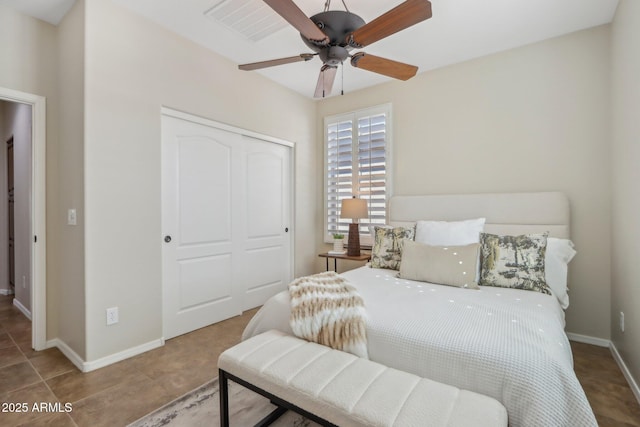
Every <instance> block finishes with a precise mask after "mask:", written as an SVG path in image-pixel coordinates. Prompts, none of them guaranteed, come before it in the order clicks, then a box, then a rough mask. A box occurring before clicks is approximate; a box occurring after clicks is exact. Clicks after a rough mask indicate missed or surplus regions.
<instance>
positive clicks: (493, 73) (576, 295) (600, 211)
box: [317, 26, 610, 339]
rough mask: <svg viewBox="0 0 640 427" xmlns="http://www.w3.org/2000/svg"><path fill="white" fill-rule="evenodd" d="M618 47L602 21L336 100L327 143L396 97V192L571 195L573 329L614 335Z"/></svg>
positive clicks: (329, 105) (329, 109)
mask: <svg viewBox="0 0 640 427" xmlns="http://www.w3.org/2000/svg"><path fill="white" fill-rule="evenodd" d="M608 52H609V27H608V26H603V27H598V28H594V29H591V30H587V31H581V32H578V33H574V34H570V35H567V36H564V37H560V38H555V39H551V40H548V41H544V42H541V43H537V44H534V45H530V46H525V47H522V48H518V49H514V50H510V51H507V52H503V53H498V54H495V55H490V56H487V57H483V58H480V59H477V60H473V61H469V62H465V63H461V64H457V65H453V66H450V67H446V68H442V69H439V70H435V71H430V72H426V73H423V74H420V75H418V76H417V77H416V78H414V79H412V80H409V81H407V82H393V83H389V84H384V85H381V86H378V87H375V88H371V89H367V90H363V91H360V92H354V93H351V94H347V95H345V96H339V97H334V98H329V99H327V100H324V101H322V102H321V103H320V104H319V105H318V116H317V125H318V128H319V130H318V133H317V138H319V140H321V138H322V134H321V129H322V126H321V124H322V118H323V117H324V116H327V115H331V114H337V113H341V112H345V111H350V110H353V109H359V108H363V107H368V106H372V105H377V104H382V103H386V102H391V103H392V104H393V126H394V127H393V129H394V132H393V137H394V139H393V145H394V150H393V167H394V175H393V181H394V188H393V192H394V194H398V195H401V194H402V195H407V194H439V193H475V192H517V191H551V190H559V191H563V192H565V193H566V194H567V195H568V197H569V199H570V201H571V208H572V214H571V220H572V225H571V232H572V239H573V241H574V242H575V244H576V246H577V250H578V255H577V256H576V257H575V259H574V261H573V262H572V263H571V265H570V289H571V291H570V298H571V306H570V307H569V309H568V310H567V312H566V319H567V330H568V331H570V332H573V333H578V334H584V335H588V336H592V337H599V338H605V339H608V338H609V335H610V326H609V325H610V308H609V305H610V304H609V301H610V265H609V264H610V259H609V238H610V227H609V220H610V163H609V161H608V159H609V155H610V154H609V53H608ZM347 89H348V88H347ZM317 156H318V162H319V164H320V163H321V162H322V160H321V159H322V148H321V147H318V151H317ZM318 192H319V193H318V194H319V196H318V199H319V200H320V199H321V196H320V195H321V194H322V188H321V185H320V186H319V188H318ZM320 232H321V230H320V228H318V229H317V233H318V234H319V233H320ZM317 239H318V242H321V240H320V238H319V237H317Z"/></svg>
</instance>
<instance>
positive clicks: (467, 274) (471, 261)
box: [400, 240, 480, 289]
mask: <svg viewBox="0 0 640 427" xmlns="http://www.w3.org/2000/svg"><path fill="white" fill-rule="evenodd" d="M479 249H480V244H479V243H472V244H470V245H465V246H430V245H423V244H422V243H416V242H412V241H411V240H407V241H405V242H404V246H403V248H402V262H401V263H400V277H401V278H403V279H409V280H418V281H420V282H430V283H437V284H439V285H447V286H457V287H459V288H469V289H480V288H479V287H478V285H477V283H476V282H475V275H476V269H477V264H478V251H479Z"/></svg>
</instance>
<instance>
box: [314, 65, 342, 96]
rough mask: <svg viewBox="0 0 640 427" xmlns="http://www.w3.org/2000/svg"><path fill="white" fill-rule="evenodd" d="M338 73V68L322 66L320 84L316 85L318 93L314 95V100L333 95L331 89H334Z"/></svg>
mask: <svg viewBox="0 0 640 427" xmlns="http://www.w3.org/2000/svg"><path fill="white" fill-rule="evenodd" d="M337 71H338V67H332V66H330V65H324V66H322V68H321V69H320V75H319V76H318V83H317V84H316V92H315V93H314V94H313V97H314V98H324V97H325V96H328V95H331V89H332V88H333V82H334V81H335V79H336V72H337Z"/></svg>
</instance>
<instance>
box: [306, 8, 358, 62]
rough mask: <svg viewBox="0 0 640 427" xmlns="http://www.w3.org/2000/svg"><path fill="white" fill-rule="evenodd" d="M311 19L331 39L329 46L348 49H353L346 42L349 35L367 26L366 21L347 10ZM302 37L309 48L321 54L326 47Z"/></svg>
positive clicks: (323, 14) (324, 13) (325, 13)
mask: <svg viewBox="0 0 640 427" xmlns="http://www.w3.org/2000/svg"><path fill="white" fill-rule="evenodd" d="M310 19H311V21H313V22H314V23H315V24H316V25H317V26H318V28H320V29H321V30H322V32H324V33H325V34H326V35H327V37H329V43H328V44H329V46H341V47H344V48H346V49H350V48H351V47H350V46H348V45H347V43H346V40H345V39H346V37H347V34H349V33H351V32H353V31H355V30H357V29H358V28H360V27H362V26H363V25H364V24H365V22H364V19H362V18H360V17H359V16H358V15H356V14H354V13H351V12H347V11H346V10H329V11H327V12H320V13H318V14H316V15H313V16H312V17H311V18H310ZM300 37H302V41H304V42H305V44H306V45H307V46H309V47H310V48H311V49H313V50H314V51H316V52H321V51H322V49H323V48H324V47H326V46H322V45H318V44H317V43H314V42H313V41H310V40H309V39H307V38H306V37H305V36H303V35H302V34H300Z"/></svg>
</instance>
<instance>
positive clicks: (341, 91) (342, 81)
mask: <svg viewBox="0 0 640 427" xmlns="http://www.w3.org/2000/svg"><path fill="white" fill-rule="evenodd" d="M341 64H342V75H341V77H342V78H341V82H340V85H341V86H342V87H341V88H340V95H344V62H341Z"/></svg>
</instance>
